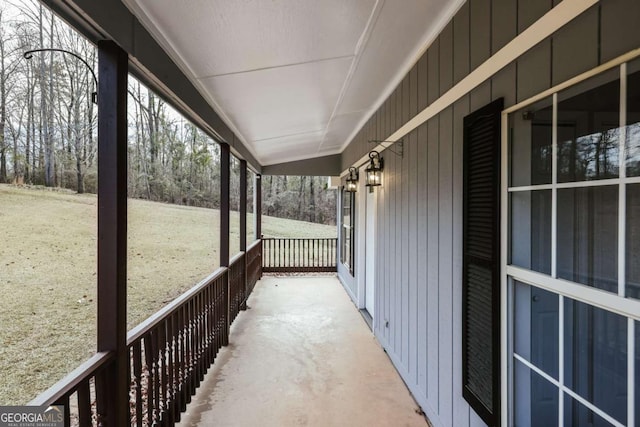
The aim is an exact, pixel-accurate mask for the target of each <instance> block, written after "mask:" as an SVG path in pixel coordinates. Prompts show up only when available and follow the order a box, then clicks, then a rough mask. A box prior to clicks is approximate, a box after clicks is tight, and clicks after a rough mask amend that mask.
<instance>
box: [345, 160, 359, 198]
mask: <svg viewBox="0 0 640 427" xmlns="http://www.w3.org/2000/svg"><path fill="white" fill-rule="evenodd" d="M344 189H345V191H348V192H350V193H355V192H356V191H358V169H356V168H354V167H353V166H352V167H350V168H349V176H347V185H345V186H344Z"/></svg>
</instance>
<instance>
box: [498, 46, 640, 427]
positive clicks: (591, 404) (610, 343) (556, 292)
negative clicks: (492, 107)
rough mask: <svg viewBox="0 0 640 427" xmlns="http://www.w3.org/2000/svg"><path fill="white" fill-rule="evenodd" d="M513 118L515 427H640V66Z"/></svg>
mask: <svg viewBox="0 0 640 427" xmlns="http://www.w3.org/2000/svg"><path fill="white" fill-rule="evenodd" d="M617 62H619V63H611V64H609V65H605V66H603V67H601V69H599V70H596V72H592V73H587V74H585V75H584V76H582V77H581V78H577V79H575V81H572V82H569V83H567V84H563V85H560V86H559V87H557V88H555V89H554V90H551V91H549V92H548V93H544V94H541V95H540V96H537V97H534V98H533V99H532V100H530V101H526V102H524V103H522V104H519V105H517V106H515V107H513V108H510V109H508V110H505V112H504V113H503V149H504V153H505V154H504V155H503V181H505V182H503V192H502V203H503V210H502V212H503V221H502V235H503V239H504V240H503V242H504V243H505V245H503V246H505V248H504V249H503V250H504V252H503V265H502V274H503V286H504V289H503V291H504V292H503V293H504V295H505V297H504V298H505V299H504V301H505V302H506V305H505V307H504V312H503V316H504V320H505V321H506V325H505V327H504V329H503V340H504V341H505V343H504V344H505V345H504V346H503V347H504V348H505V353H504V355H503V356H504V357H503V367H504V368H505V369H506V370H507V372H509V375H508V376H507V379H506V380H505V382H504V383H503V399H506V408H507V409H506V412H507V418H506V424H508V425H517V426H520V425H531V426H552V425H561V426H572V425H576V426H578V425H579V426H582V425H589V426H611V425H613V426H625V425H630V426H640V413H639V412H640V409H638V408H640V350H639V345H640V325H639V323H640V322H639V320H640V59H637V58H636V59H632V58H621V59H620V60H619V61H617Z"/></svg>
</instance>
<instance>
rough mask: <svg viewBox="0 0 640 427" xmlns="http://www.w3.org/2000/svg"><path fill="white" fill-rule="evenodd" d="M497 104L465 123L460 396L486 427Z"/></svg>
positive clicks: (492, 347)
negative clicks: (461, 395)
mask: <svg viewBox="0 0 640 427" xmlns="http://www.w3.org/2000/svg"><path fill="white" fill-rule="evenodd" d="M503 105H504V104H503V100H502V99H499V100H497V101H494V102H492V103H491V104H489V105H487V106H485V107H483V108H481V109H480V110H478V111H476V112H474V113H472V114H470V115H469V116H467V117H465V119H464V202H463V203H464V211H463V212H464V213H463V218H464V238H463V239H464V241H463V275H462V280H463V283H462V298H463V300H462V372H463V374H462V381H463V384H462V394H463V396H464V398H465V399H466V400H467V402H469V404H470V405H471V407H472V408H473V409H474V410H475V411H476V412H477V413H478V415H479V416H480V417H481V418H482V419H483V420H484V422H486V423H487V424H488V425H489V426H494V425H495V426H497V425H499V421H500V418H499V417H500V333H499V331H500V270H499V268H500V247H499V242H500V113H501V112H502V109H503Z"/></svg>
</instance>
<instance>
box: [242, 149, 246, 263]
mask: <svg viewBox="0 0 640 427" xmlns="http://www.w3.org/2000/svg"><path fill="white" fill-rule="evenodd" d="M246 251H247V161H246V160H240V252H246Z"/></svg>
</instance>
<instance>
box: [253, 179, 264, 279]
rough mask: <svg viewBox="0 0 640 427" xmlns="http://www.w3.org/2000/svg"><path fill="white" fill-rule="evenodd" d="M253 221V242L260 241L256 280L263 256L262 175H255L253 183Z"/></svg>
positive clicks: (260, 276)
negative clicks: (258, 266)
mask: <svg viewBox="0 0 640 427" xmlns="http://www.w3.org/2000/svg"><path fill="white" fill-rule="evenodd" d="M253 212H254V215H253V221H254V223H253V224H254V227H253V230H254V233H255V240H258V239H260V240H261V241H260V269H259V271H260V273H259V274H258V278H262V257H263V256H264V243H263V241H262V175H260V174H259V173H257V174H256V177H255V180H254V182H253Z"/></svg>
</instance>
